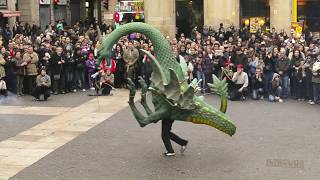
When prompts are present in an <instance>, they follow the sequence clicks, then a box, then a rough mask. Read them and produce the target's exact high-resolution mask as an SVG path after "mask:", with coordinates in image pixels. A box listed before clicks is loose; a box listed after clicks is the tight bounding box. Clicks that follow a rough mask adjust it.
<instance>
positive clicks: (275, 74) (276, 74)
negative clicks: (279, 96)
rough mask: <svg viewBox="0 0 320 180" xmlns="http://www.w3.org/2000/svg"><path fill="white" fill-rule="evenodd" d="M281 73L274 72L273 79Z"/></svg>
mask: <svg viewBox="0 0 320 180" xmlns="http://www.w3.org/2000/svg"><path fill="white" fill-rule="evenodd" d="M279 76H280V75H279V74H278V73H274V74H273V76H272V81H273V80H274V79H275V78H276V77H279Z"/></svg>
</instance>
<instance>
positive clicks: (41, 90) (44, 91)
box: [32, 86, 50, 100]
mask: <svg viewBox="0 0 320 180" xmlns="http://www.w3.org/2000/svg"><path fill="white" fill-rule="evenodd" d="M41 94H43V97H44V100H47V99H48V97H50V88H49V87H47V86H37V87H36V88H35V90H34V91H33V93H32V96H33V97H35V98H36V99H40V95H41Z"/></svg>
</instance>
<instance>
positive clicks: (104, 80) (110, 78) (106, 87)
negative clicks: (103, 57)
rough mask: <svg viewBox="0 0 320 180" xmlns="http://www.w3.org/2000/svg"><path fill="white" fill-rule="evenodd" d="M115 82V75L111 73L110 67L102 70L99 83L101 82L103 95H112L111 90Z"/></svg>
mask: <svg viewBox="0 0 320 180" xmlns="http://www.w3.org/2000/svg"><path fill="white" fill-rule="evenodd" d="M113 82H114V75H113V74H112V73H111V71H110V69H107V70H106V71H104V70H101V71H100V81H99V83H100V87H101V94H102V95H106V96H107V95H112V94H111V90H112V88H113ZM97 94H99V93H97Z"/></svg>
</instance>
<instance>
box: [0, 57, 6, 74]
mask: <svg viewBox="0 0 320 180" xmlns="http://www.w3.org/2000/svg"><path fill="white" fill-rule="evenodd" d="M5 64H6V61H5V60H4V58H3V56H2V55H1V54H0V79H2V78H3V77H5V76H6V71H5V69H4V65H5Z"/></svg>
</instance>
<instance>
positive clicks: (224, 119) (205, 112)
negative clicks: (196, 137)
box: [187, 108, 236, 136]
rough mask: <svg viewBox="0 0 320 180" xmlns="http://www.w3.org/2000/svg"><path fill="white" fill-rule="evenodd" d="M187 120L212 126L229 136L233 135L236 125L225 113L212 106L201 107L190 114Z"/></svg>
mask: <svg viewBox="0 0 320 180" xmlns="http://www.w3.org/2000/svg"><path fill="white" fill-rule="evenodd" d="M187 121H190V122H193V123H195V124H205V125H208V126H211V127H214V128H216V129H218V130H220V131H222V132H224V133H226V134H228V135H230V136H233V135H234V134H235V132H236V126H235V125H234V124H233V122H232V121H230V118H229V117H228V116H227V115H226V114H224V113H222V112H220V111H218V110H216V109H213V108H210V109H207V108H201V109H200V110H198V111H197V112H196V113H195V114H193V115H192V116H190V117H189V118H188V119H187Z"/></svg>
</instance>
